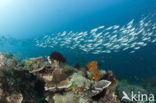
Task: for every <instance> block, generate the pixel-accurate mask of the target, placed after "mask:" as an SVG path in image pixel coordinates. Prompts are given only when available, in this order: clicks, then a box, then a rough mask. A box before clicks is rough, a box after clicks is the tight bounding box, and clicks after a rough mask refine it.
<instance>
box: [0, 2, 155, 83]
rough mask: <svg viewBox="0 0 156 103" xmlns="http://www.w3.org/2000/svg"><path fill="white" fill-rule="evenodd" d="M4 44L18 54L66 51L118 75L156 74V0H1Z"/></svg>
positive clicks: (74, 60) (75, 60)
mask: <svg viewBox="0 0 156 103" xmlns="http://www.w3.org/2000/svg"><path fill="white" fill-rule="evenodd" d="M0 50H1V51H3V52H4V51H5V52H11V53H13V54H15V55H16V56H17V57H20V58H19V59H21V60H22V59H25V58H30V57H37V56H45V57H47V56H48V55H50V53H51V52H53V51H58V52H60V53H62V54H63V55H64V56H65V57H66V59H67V63H68V64H70V65H76V64H80V65H82V66H84V65H85V64H87V63H89V62H90V61H92V60H97V61H98V64H99V68H100V69H106V70H107V69H109V70H112V71H114V72H115V74H116V76H117V77H118V78H129V79H131V80H134V79H136V80H140V79H142V78H151V77H152V76H155V74H156V1H155V0H115V1H113V0H98V1H97V0H92V1H90V0H77V1H75V0H64V1H60V0H46V1H45V0H38V1H36V0H22V1H20V0H14V1H11V0H0Z"/></svg>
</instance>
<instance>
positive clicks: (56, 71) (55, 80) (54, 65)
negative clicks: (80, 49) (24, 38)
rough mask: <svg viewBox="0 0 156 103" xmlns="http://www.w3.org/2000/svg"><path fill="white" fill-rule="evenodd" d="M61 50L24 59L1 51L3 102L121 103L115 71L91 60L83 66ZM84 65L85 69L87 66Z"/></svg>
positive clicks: (0, 72) (1, 93)
mask: <svg viewBox="0 0 156 103" xmlns="http://www.w3.org/2000/svg"><path fill="white" fill-rule="evenodd" d="M65 61H66V60H65V58H64V57H63V56H62V55H61V54H60V53H58V52H55V53H52V55H51V56H50V57H48V58H47V59H45V58H43V57H37V58H29V59H25V60H23V61H22V62H20V61H18V60H17V59H16V58H15V57H14V56H13V55H11V54H7V53H1V54H0V103H119V101H118V98H117V95H116V94H115V91H114V89H115V87H116V85H117V81H116V78H115V76H114V74H113V72H112V71H104V70H99V69H98V67H97V62H96V61H92V62H90V63H89V64H88V65H87V66H86V67H80V68H81V69H77V68H74V67H72V66H69V65H67V64H65ZM84 69H85V70H84Z"/></svg>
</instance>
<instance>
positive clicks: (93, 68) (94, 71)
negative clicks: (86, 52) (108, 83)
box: [87, 61, 101, 81]
mask: <svg viewBox="0 0 156 103" xmlns="http://www.w3.org/2000/svg"><path fill="white" fill-rule="evenodd" d="M87 66H88V69H89V71H90V72H91V74H90V79H91V80H95V81H99V80H100V78H101V72H100V71H99V70H98V67H97V61H92V62H90V63H89V64H88V65H87Z"/></svg>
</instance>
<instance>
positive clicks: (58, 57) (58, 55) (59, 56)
mask: <svg viewBox="0 0 156 103" xmlns="http://www.w3.org/2000/svg"><path fill="white" fill-rule="evenodd" d="M50 59H51V60H57V61H59V62H62V63H66V59H65V58H64V56H63V55H62V54H61V53H59V52H53V53H52V54H51V55H50Z"/></svg>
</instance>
